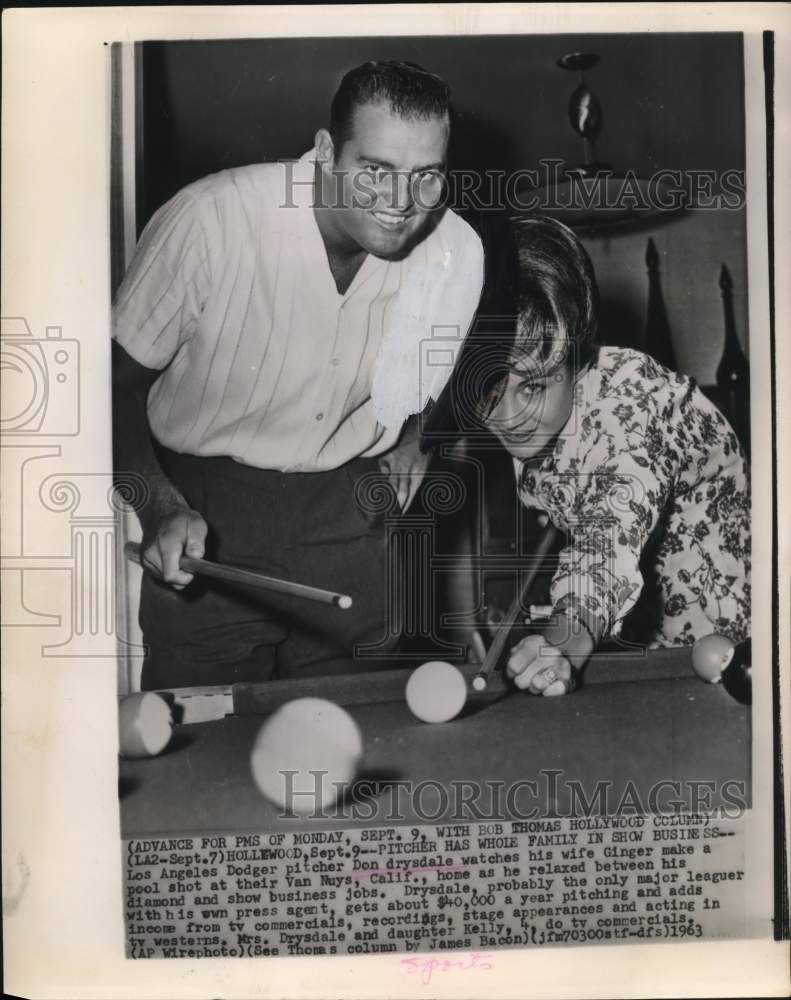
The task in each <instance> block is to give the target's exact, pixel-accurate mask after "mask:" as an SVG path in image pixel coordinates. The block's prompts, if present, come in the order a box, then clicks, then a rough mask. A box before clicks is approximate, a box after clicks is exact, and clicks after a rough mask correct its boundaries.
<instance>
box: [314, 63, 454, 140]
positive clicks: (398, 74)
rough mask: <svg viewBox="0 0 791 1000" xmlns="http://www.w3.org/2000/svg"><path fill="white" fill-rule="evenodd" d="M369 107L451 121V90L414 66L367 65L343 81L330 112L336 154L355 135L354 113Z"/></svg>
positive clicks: (402, 64) (407, 64)
mask: <svg viewBox="0 0 791 1000" xmlns="http://www.w3.org/2000/svg"><path fill="white" fill-rule="evenodd" d="M365 104H386V105H388V106H389V107H390V109H391V110H392V111H393V112H394V113H395V114H397V115H400V116H401V117H402V118H434V117H438V118H443V117H446V116H447V118H448V119H449V120H450V118H451V116H452V109H451V103H450V87H449V86H448V85H447V83H445V81H444V80H441V79H440V78H439V77H438V76H437V75H436V74H435V73H429V72H428V70H425V69H423V67H422V66H418V64H417V63H413V62H396V61H392V60H391V61H383V62H367V63H363V65H362V66H357V67H356V69H352V70H349V72H348V73H347V74H346V76H344V78H343V79H342V80H341V83H340V86H339V87H338V90H337V91H336V93H335V97H333V99H332V105H331V108H330V135H331V136H332V141H333V144H334V146H335V149H336V151H337V150H339V149H340V148H341V146H342V145H343V144H344V142H345V141H346V140H347V139H348V138H349V136H350V135H351V132H352V124H353V120H354V112H355V111H356V109H357V108H359V107H362V106H363V105H365Z"/></svg>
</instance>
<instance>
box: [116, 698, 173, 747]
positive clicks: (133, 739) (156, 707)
mask: <svg viewBox="0 0 791 1000" xmlns="http://www.w3.org/2000/svg"><path fill="white" fill-rule="evenodd" d="M172 733H173V719H172V717H171V714H170V705H168V703H167V702H166V701H165V699H164V698H163V697H162V696H161V695H159V694H156V693H155V692H154V691H137V692H136V693H135V694H130V695H127V696H126V697H125V698H122V699H121V701H120V704H119V705H118V748H119V751H120V753H121V756H122V757H156V756H157V754H160V753H162V751H163V750H164V749H165V747H166V746H167V745H168V743H169V742H170V737H171V735H172Z"/></svg>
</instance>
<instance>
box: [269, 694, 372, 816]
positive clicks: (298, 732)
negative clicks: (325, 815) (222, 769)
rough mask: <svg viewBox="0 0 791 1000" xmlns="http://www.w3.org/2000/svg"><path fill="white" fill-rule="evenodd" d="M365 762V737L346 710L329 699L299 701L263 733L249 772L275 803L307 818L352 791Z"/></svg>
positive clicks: (277, 714) (288, 705) (274, 718)
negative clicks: (360, 768)
mask: <svg viewBox="0 0 791 1000" xmlns="http://www.w3.org/2000/svg"><path fill="white" fill-rule="evenodd" d="M362 758H363V739H362V735H361V734H360V730H359V728H358V726H357V723H356V722H355V721H354V719H353V718H352V717H351V715H349V713H348V712H347V711H346V710H345V709H343V708H341V707H340V705H336V704H335V703H334V702H332V701H327V700H325V699H324V698H295V699H294V700H293V701H289V702H287V703H286V704H285V705H283V706H282V707H281V708H279V709H278V710H277V711H276V712H275V713H274V714H273V715H271V716H270V717H269V718H268V719H267V720H266V721H265V722H264V723H263V725H262V726H261V728H260V729H259V731H258V735H257V736H256V738H255V742H254V744H253V749H252V752H251V754H250V770H251V772H252V776H253V781H254V782H255V784H256V787H257V788H258V790H259V791H260V792H261V794H262V795H263V796H265V797H266V798H267V799H269V801H270V802H272V803H274V804H275V805H276V806H279V807H281V808H282V809H283V810H285V811H286V812H288V813H298V814H301V815H308V814H310V813H314V812H318V811H320V810H321V809H322V808H325V807H327V806H330V805H332V804H333V803H334V802H335V801H336V799H337V798H338V797H339V796H340V795H342V794H343V793H344V791H346V790H347V788H348V786H349V785H350V784H351V783H352V782H353V781H354V779H355V777H356V776H357V772H358V769H359V767H360V763H361V762H362Z"/></svg>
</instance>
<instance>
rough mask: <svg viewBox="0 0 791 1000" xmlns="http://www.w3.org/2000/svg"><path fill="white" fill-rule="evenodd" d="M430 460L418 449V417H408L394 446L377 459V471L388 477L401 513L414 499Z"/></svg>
mask: <svg viewBox="0 0 791 1000" xmlns="http://www.w3.org/2000/svg"><path fill="white" fill-rule="evenodd" d="M430 460H431V455H424V454H423V453H422V452H421V450H420V430H419V419H418V418H417V417H410V418H409V420H408V421H407V423H406V425H405V426H404V432H403V434H402V435H401V440H400V441H399V442H398V444H397V445H396V447H395V448H393V450H392V451H389V452H388V453H387V454H386V455H382V457H381V458H380V459H379V471H380V472H382V473H384V474H385V475H386V476H388V477H389V479H390V483H391V484H392V487H393V489H394V490H395V492H396V497H397V498H398V506H399V507H400V508H401V513H402V514H403V513H405V512H406V511H407V510H408V509H409V505H410V504H411V503H412V501H413V500H414V499H415V495H416V493H417V491H418V488H419V486H420V484H421V483H422V482H423V476H424V475H425V474H426V469H427V468H428V463H429V461H430Z"/></svg>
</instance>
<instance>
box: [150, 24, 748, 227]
mask: <svg viewBox="0 0 791 1000" xmlns="http://www.w3.org/2000/svg"><path fill="white" fill-rule="evenodd" d="M143 49H144V57H143V62H144V136H143V164H142V166H143V174H142V181H143V185H142V195H143V197H142V198H141V200H140V215H139V221H140V222H145V221H146V219H147V218H148V216H149V215H150V214H151V212H152V211H153V210H154V209H155V208H157V207H158V205H159V204H161V203H162V202H163V201H165V200H167V198H168V197H169V196H170V195H171V194H174V193H175V191H177V190H178V189H179V188H180V187H182V186H183V185H184V184H186V183H189V182H190V181H193V180H196V179H197V178H198V177H202V176H204V175H206V174H209V173H213V172H214V171H217V170H222V169H224V168H226V167H231V166H238V165H240V164H246V163H254V162H257V161H262V160H274V159H280V158H286V157H295V156H299V155H301V154H302V153H303V152H305V151H306V150H307V149H309V148H310V147H311V145H312V143H313V136H314V134H315V132H316V129H317V128H319V127H321V126H322V125H325V124H326V123H327V119H328V110H329V103H330V100H331V97H332V94H333V93H334V91H335V89H336V87H337V85H338V83H339V81H340V79H341V77H342V76H343V74H344V73H345V72H346V70H348V69H350V68H351V67H353V66H356V65H358V64H359V63H362V62H365V61H366V60H368V59H372V58H376V59H389V58H400V59H410V60H413V61H415V62H418V63H420V64H422V65H424V66H425V67H426V68H428V69H431V70H433V71H434V72H436V73H439V74H440V75H441V76H442V77H443V78H444V79H446V80H447V81H448V82H449V83H450V85H451V87H452V90H453V97H454V104H455V106H456V110H457V112H458V127H457V128H456V129H455V133H454V141H453V146H452V150H451V165H452V166H453V167H455V168H477V169H490V170H491V169H503V170H506V171H511V170H517V169H520V168H528V169H530V168H533V169H534V168H536V167H537V163H538V160H539V159H541V158H549V157H553V158H558V159H562V160H564V161H566V162H568V163H577V162H579V161H580V159H581V156H582V146H581V141H580V139H579V137H578V136H576V134H575V133H574V132H573V131H572V130H571V128H570V126H569V123H568V119H567V105H568V98H569V95H570V94H571V92H572V90H573V89H574V87H575V86H576V75H575V74H572V73H568V72H565V71H563V70H561V69H559V68H558V67H557V66H556V65H555V62H556V60H557V58H558V57H559V56H561V55H563V54H564V53H567V52H574V51H578V50H581V51H593V52H595V53H597V54H598V55H599V56H600V58H601V61H600V63H599V65H598V66H596V67H595V68H593V69H592V70H590V71H589V72H588V74H587V80H588V83H589V85H590V86H591V87H592V88H593V89H594V90H595V92H596V93H597V94H598V96H599V98H600V100H601V103H602V106H603V110H604V123H603V128H602V132H601V135H600V137H599V141H598V153H599V157H600V158H601V159H604V160H606V161H607V162H610V163H611V164H612V165H613V167H614V168H616V169H618V168H620V169H626V168H632V169H634V170H635V171H636V172H638V173H640V174H643V175H649V174H651V173H652V172H654V171H655V170H656V169H658V168H660V167H661V168H671V169H681V170H685V169H711V170H717V171H722V170H725V169H737V170H738V169H743V167H744V149H743V147H744V105H743V71H742V55H741V36H739V35H736V34H728V35H726V34H719V35H717V34H706V35H702V34H683V35H668V34H658V35H648V34H634V35H596V36H591V35H587V36H579V35H543V36H527V35H513V36H476V37H452V38H449V37H434V38H426V37H419V38H320V39H319V38H317V39H310V38H308V39H305V38H297V39H294V38H288V39H242V40H236V41H234V40H230V41H226V40H222V41H198V42H148V43H145V44H144V46H143Z"/></svg>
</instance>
